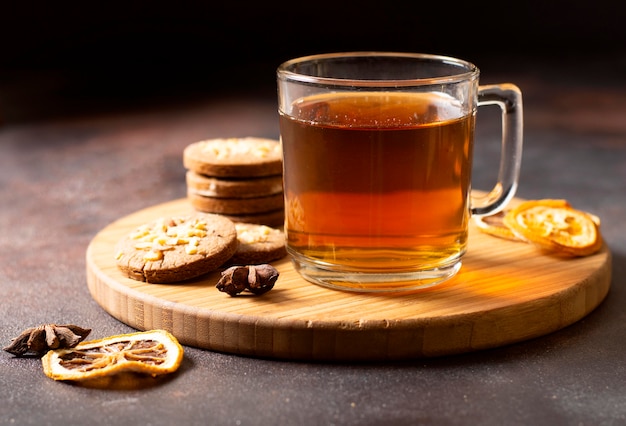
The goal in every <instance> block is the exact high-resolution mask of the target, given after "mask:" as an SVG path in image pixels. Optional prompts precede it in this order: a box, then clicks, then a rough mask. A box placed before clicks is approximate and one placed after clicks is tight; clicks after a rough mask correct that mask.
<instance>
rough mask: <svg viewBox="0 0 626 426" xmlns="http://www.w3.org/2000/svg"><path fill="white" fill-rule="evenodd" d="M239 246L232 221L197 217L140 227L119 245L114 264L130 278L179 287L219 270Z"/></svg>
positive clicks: (180, 218) (170, 219)
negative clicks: (184, 282)
mask: <svg viewBox="0 0 626 426" xmlns="http://www.w3.org/2000/svg"><path fill="white" fill-rule="evenodd" d="M238 244H239V242H238V240H237V230H236V228H235V224H234V222H233V221H231V220H230V219H228V218H226V217H223V216H219V215H214V214H206V213H196V214H190V215H186V216H179V217H168V218H160V219H157V220H155V221H153V222H151V223H147V224H144V225H141V226H139V227H137V228H136V229H135V230H133V231H132V232H131V233H129V234H128V235H126V236H125V237H123V238H122V239H121V240H120V241H119V242H118V244H117V246H116V249H115V250H116V251H115V260H116V263H117V266H118V268H119V269H120V270H121V271H122V272H124V273H125V274H126V276H128V277H129V278H132V279H135V280H138V281H145V282H149V283H176V282H180V281H185V280H188V279H191V278H196V277H198V276H200V275H203V274H206V273H208V272H211V271H213V270H216V269H217V268H219V267H220V266H221V265H222V264H224V263H225V262H226V261H227V260H228V259H230V258H231V257H232V255H233V254H234V253H235V252H236V251H237V246H238Z"/></svg>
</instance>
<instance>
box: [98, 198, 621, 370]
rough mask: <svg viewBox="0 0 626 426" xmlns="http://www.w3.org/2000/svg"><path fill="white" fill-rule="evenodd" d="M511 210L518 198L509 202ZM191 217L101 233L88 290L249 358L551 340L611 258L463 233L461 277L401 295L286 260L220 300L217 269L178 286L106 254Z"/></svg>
mask: <svg viewBox="0 0 626 426" xmlns="http://www.w3.org/2000/svg"><path fill="white" fill-rule="evenodd" d="M515 202H519V200H514V203H515ZM191 211H193V209H192V207H191V205H190V204H189V202H188V200H187V199H178V200H174V201H171V202H168V203H164V204H161V205H157V206H153V207H150V208H146V209H144V210H141V211H138V212H136V213H133V214H131V215H128V216H126V217H124V218H121V219H119V220H117V221H116V222H114V223H112V224H110V225H109V226H107V227H106V228H104V229H102V230H101V231H100V232H99V233H98V234H97V235H96V236H95V237H94V238H93V240H92V241H91V243H90V244H89V247H88V248H87V252H86V267H87V284H88V287H89V291H90V292H91V295H92V297H93V298H94V299H95V300H96V302H97V303H98V304H99V305H100V306H102V307H103V308H104V309H105V310H106V311H107V312H108V313H109V314H111V315H112V316H113V317H115V318H117V319H118V320H120V321H122V322H124V323H125V324H127V325H129V326H131V327H134V328H136V329H139V330H150V329H157V328H162V329H166V330H168V331H170V332H171V333H172V334H174V335H175V336H176V337H177V338H178V339H179V340H180V342H181V343H182V344H184V345H188V346H194V347H198V348H203V349H208V350H212V351H219V352H226V353H232V354H239V355H245V356H253V357H263V358H277V359H293V360H324V361H380V360H404V359H414V358H422V357H433V356H442V355H450V354H457V353H464V352H471V351H476V350H481V349H487V348H493V347H498V346H502V345H506V344H510V343H514V342H519V341H523V340H526V339H531V338H535V337H538V336H542V335H545V334H547V333H551V332H553V331H556V330H559V329H561V328H563V327H565V326H568V325H570V324H572V323H574V322H576V321H578V320H580V319H581V318H583V317H584V316H585V315H587V314H588V313H590V312H591V311H592V310H593V309H595V308H596V307H597V306H598V305H599V304H600V303H601V302H602V300H603V299H604V298H605V297H606V295H607V293H608V291H609V287H610V282H611V253H610V252H609V250H608V249H607V247H606V246H605V247H603V248H602V250H601V251H600V252H598V253H597V254H595V255H592V256H588V257H582V258H564V257H558V256H554V255H550V254H546V253H545V252H541V251H539V250H538V249H536V248H535V247H533V246H531V245H528V244H525V243H520V242H514V241H507V240H503V239H500V238H496V237H493V236H489V235H486V234H484V233H482V232H480V231H478V230H477V229H476V228H475V227H473V226H472V227H471V229H470V239H469V248H468V252H467V254H466V255H465V257H464V260H463V266H462V268H461V271H460V272H459V273H458V275H457V276H456V277H454V278H453V279H451V280H449V281H448V282H446V283H444V284H441V285H439V286H435V287H432V288H428V289H424V290H420V291H414V292H410V293H406V292H405V293H384V294H376V293H374V294H373V293H352V292H344V291H338V290H331V289H327V288H324V287H320V286H317V285H314V284H311V283H309V282H307V281H305V280H303V279H302V278H301V277H300V276H299V275H298V274H297V273H296V272H295V271H294V269H293V268H292V266H291V263H290V261H289V260H288V259H287V258H285V259H283V260H281V261H278V262H275V263H273V265H274V266H275V267H276V268H277V269H278V270H279V272H280V277H279V279H278V281H277V283H276V285H275V287H274V289H273V290H272V291H270V292H268V293H266V294H265V295H262V296H252V295H251V296H247V295H240V296H237V297H230V296H228V295H227V294H225V293H222V292H219V291H218V290H217V289H216V288H215V284H216V283H217V280H218V279H219V276H220V275H219V272H215V273H213V274H210V275H208V276H205V277H202V279H198V280H194V281H190V282H186V283H183V284H147V283H144V282H139V281H135V280H132V279H129V278H126V277H125V276H124V275H123V274H122V273H121V272H120V271H119V270H118V269H117V266H116V264H115V260H114V245H115V244H116V243H117V241H118V240H119V239H120V238H122V237H123V236H124V235H125V234H126V233H128V232H130V231H132V230H133V229H134V228H135V227H136V226H138V225H141V224H143V223H146V222H149V221H151V220H153V219H156V218H159V217H162V216H169V215H175V214H184V213H186V212H191Z"/></svg>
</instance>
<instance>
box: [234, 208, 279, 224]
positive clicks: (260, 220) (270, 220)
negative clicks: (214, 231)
mask: <svg viewBox="0 0 626 426" xmlns="http://www.w3.org/2000/svg"><path fill="white" fill-rule="evenodd" d="M222 216H224V217H227V218H229V219H230V220H232V221H233V222H235V223H254V224H257V225H267V226H269V227H273V228H282V227H283V226H284V224H285V209H278V210H272V211H269V212H264V213H254V214H222Z"/></svg>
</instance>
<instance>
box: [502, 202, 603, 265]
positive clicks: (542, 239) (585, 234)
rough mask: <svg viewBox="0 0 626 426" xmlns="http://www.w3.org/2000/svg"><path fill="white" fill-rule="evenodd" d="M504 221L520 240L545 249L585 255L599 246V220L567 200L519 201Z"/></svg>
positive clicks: (600, 238) (600, 242) (600, 239)
mask: <svg viewBox="0 0 626 426" xmlns="http://www.w3.org/2000/svg"><path fill="white" fill-rule="evenodd" d="M503 222H504V225H506V226H507V227H508V228H509V229H511V231H512V232H513V233H514V234H515V235H516V236H518V237H519V238H522V239H524V240H527V241H529V242H531V243H534V244H536V245H538V246H539V247H542V248H544V249H547V250H552V251H557V252H561V253H567V254H570V255H573V256H587V255H590V254H593V253H595V252H596V251H598V250H599V249H600V247H602V237H601V235H600V229H599V228H598V224H597V222H599V221H598V219H597V218H596V217H595V216H593V215H590V214H588V213H586V212H583V211H580V210H576V209H574V208H573V207H572V206H571V205H570V204H569V203H568V202H567V201H566V200H553V199H546V200H531V201H525V202H522V203H521V204H519V205H518V206H516V207H514V208H512V209H511V210H509V211H508V212H507V213H506V214H505V216H504V219H503Z"/></svg>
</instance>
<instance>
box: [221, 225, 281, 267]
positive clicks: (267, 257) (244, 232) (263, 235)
mask: <svg viewBox="0 0 626 426" xmlns="http://www.w3.org/2000/svg"><path fill="white" fill-rule="evenodd" d="M235 228H236V229H237V239H238V240H239V246H238V248H237V251H236V252H235V254H234V255H233V257H231V258H230V259H229V260H228V262H227V263H228V264H229V265H259V264H262V263H269V262H271V261H274V260H278V259H281V258H283V257H285V256H286V255H287V249H286V248H285V233H284V232H283V231H281V230H280V229H276V228H271V227H269V226H265V225H257V224H252V223H236V224H235Z"/></svg>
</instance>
